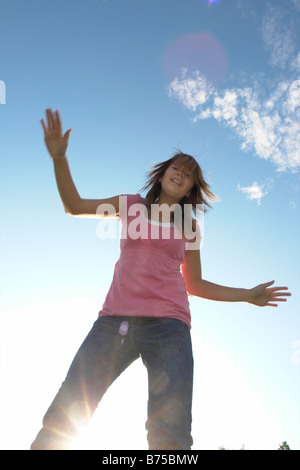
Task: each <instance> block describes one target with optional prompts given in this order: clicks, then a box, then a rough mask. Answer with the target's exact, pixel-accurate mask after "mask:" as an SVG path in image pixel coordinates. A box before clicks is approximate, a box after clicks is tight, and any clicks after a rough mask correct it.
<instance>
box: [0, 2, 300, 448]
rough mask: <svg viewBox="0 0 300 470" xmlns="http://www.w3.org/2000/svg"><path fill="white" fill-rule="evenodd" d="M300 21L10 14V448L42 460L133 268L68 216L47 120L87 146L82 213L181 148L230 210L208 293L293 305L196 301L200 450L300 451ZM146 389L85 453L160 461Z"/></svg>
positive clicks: (293, 12)
mask: <svg viewBox="0 0 300 470" xmlns="http://www.w3.org/2000/svg"><path fill="white" fill-rule="evenodd" d="M299 18H300V2H299V0H286V1H285V2H284V8H283V2H282V1H281V0H272V1H267V0H251V1H250V0H219V1H218V2H211V1H205V0H188V1H186V0H151V1H150V0H106V1H104V0H103V1H101V0H87V1H83V0H60V1H59V0H51V1H49V0H48V1H44V0H23V1H21V0H18V1H17V0H0V31H1V32H0V44H1V45H0V53H1V60H0V64H1V67H0V80H2V82H1V90H0V101H1V105H0V119H1V127H0V136H1V139H0V149H1V176H0V178H1V189H0V191H1V193H0V198H1V199H0V202H1V238H0V240H1V278H0V279H1V285H0V288H1V417H2V418H1V421H2V422H1V448H2V449H16V448H19V449H27V448H28V447H29V445H30V442H31V440H32V439H33V437H34V435H35V433H36V432H37V431H38V429H39V427H40V423H41V418H42V416H43V414H44V412H45V410H46V408H47V407H48V405H49V404H50V402H51V400H52V398H53V397H54V394H55V393H56V392H57V389H58V388H59V386H60V383H61V381H62V380H63V378H64V376H65V373H66V371H67V368H68V367H69V364H70V361H71V360H72V358H73V356H74V354H75V352H76V350H77V348H78V347H79V345H80V344H81V342H82V340H83V339H84V337H85V335H86V334H87V332H88V331H89V329H90V327H91V325H92V322H93V321H94V319H95V318H96V317H97V312H98V311H99V309H100V308H101V305H102V303H103V301H104V298H105V295H106V292H107V290H108V288H109V285H110V282H111V278H112V274H113V268H114V264H115V262H116V261H117V259H118V255H119V240H118V237H117V238H116V240H99V238H98V237H97V224H98V223H99V222H98V221H97V220H93V219H76V218H72V217H69V216H66V215H65V213H64V211H63V208H62V205H61V203H60V199H59V196H58V193H57V190H56V185H55V181H54V175H53V168H52V162H51V160H50V158H49V157H48V155H47V153H46V150H45V147H44V143H43V135H42V128H41V125H40V119H41V118H42V117H43V116H44V110H45V109H46V108H47V107H52V108H53V109H59V110H60V111H61V114H62V118H63V123H64V127H65V129H68V128H72V129H73V132H72V134H71V137H70V145H69V149H68V158H69V162H70V166H71V170H72V174H73V177H74V180H75V183H76V185H77V188H78V190H79V192H80V194H81V196H82V197H92V198H102V197H109V196H113V195H116V194H120V193H137V192H139V190H140V188H141V187H142V186H143V183H144V178H145V173H146V172H147V170H148V168H149V167H151V166H152V165H153V164H154V163H156V162H160V161H163V160H165V159H167V158H169V156H170V155H172V154H173V152H174V149H175V148H178V147H179V148H180V149H181V150H182V151H184V152H186V153H190V154H192V155H194V156H195V157H196V158H197V159H198V161H199V163H200V165H201V166H202V168H203V171H204V173H205V176H206V178H207V180H208V181H209V183H210V184H211V187H212V189H213V191H214V192H215V193H216V194H218V196H219V199H220V200H219V202H217V203H215V204H214V208H213V209H212V210H211V211H210V212H209V213H208V214H207V215H206V216H205V222H204V244H203V247H202V253H201V256H202V265H203V277H204V278H205V279H208V280H210V281H212V282H217V283H220V284H223V285H229V286H236V287H252V286H254V285H256V284H258V283H260V282H266V281H269V280H272V279H275V281H276V284H277V285H287V286H288V287H289V289H290V291H291V292H292V297H291V298H290V299H289V300H288V302H287V303H286V304H282V305H280V306H279V307H278V308H277V309H272V308H265V309H261V308H256V307H253V306H251V305H247V304H224V303H214V302H209V301H205V300H202V299H196V298H193V299H191V300H190V305H191V311H192V335H193V343H194V355H195V392H194V410H193V416H194V418H193V436H194V442H195V444H194V449H218V447H219V446H224V447H226V448H231V449H232V448H234V449H238V448H241V447H242V445H243V444H244V445H245V447H246V449H277V447H278V445H279V444H280V443H281V442H282V441H283V440H287V441H288V443H289V444H290V446H291V447H292V448H293V449H300V425H299V423H300V396H299V390H300V377H299V371H300V322H299V311H300V308H299V307H300V301H299V281H300V271H299V266H300V263H299V261H300V259H299V258H300V257H299V205H300V198H299V194H300V181H299V164H300V150H299V146H300V143H299V135H300V125H299V122H300V119H299V118H300V115H299V109H300V77H299V71H300V54H299V34H298V31H299ZM145 374H146V372H145V370H144V368H143V366H142V365H141V363H140V362H137V363H136V364H134V365H133V366H132V367H131V369H129V370H128V371H127V372H126V373H124V375H123V376H122V377H121V378H120V379H119V380H118V381H117V382H116V384H114V386H113V387H112V389H111V390H110V391H109V392H108V393H107V396H106V397H105V398H104V400H103V403H101V404H100V406H99V410H98V411H97V412H96V414H95V417H94V420H93V422H92V423H91V426H90V428H89V430H88V431H87V432H86V434H85V436H83V438H82V439H81V441H79V442H78V443H77V444H76V445H77V446H78V448H97V449H105V448H107V449H118V448H124V449H126V448H131V449H132V448H141V449H143V448H144V449H145V448H146V446H147V444H146V440H145V433H144V422H145V419H146V401H147V382H146V375H145ZM133 410H134V412H133ZM128 422H130V428H129V429H128V424H126V423H128Z"/></svg>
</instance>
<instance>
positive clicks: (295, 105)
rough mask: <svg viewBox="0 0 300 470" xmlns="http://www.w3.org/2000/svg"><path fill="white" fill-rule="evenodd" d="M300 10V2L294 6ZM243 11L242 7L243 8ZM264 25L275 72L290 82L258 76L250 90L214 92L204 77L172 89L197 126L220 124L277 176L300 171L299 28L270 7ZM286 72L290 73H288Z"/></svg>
mask: <svg viewBox="0 0 300 470" xmlns="http://www.w3.org/2000/svg"><path fill="white" fill-rule="evenodd" d="M293 3H294V5H295V6H296V8H297V6H299V4H300V0H294V1H293ZM238 5H239V4H238ZM267 8H268V9H267V13H266V15H265V17H264V19H263V21H262V25H263V26H262V29H261V31H262V36H263V42H264V45H265V46H266V48H267V50H268V52H269V53H270V60H271V64H272V65H273V66H277V67H280V68H285V74H286V78H284V76H283V72H282V71H280V74H281V76H280V78H279V79H277V80H275V79H273V83H272V84H271V83H267V82H266V80H265V79H264V77H263V79H264V81H262V76H260V77H259V76H257V78H256V80H253V81H252V82H251V86H247V87H233V88H227V89H225V90H223V91H219V90H217V89H215V88H214V87H213V86H212V85H211V84H210V83H209V82H208V80H207V79H206V77H205V76H204V75H202V74H201V73H200V72H199V71H198V72H193V73H189V71H188V70H187V69H186V68H185V69H182V75H181V76H180V77H176V78H175V79H174V80H173V81H172V82H171V83H170V85H169V88H168V93H169V96H170V97H173V98H175V99H177V100H178V101H179V102H180V103H181V104H183V106H185V107H186V108H188V109H189V110H191V111H193V113H194V116H193V118H192V122H197V121H199V120H202V119H215V120H217V121H218V122H219V123H221V124H223V125H225V126H227V127H228V128H230V129H231V130H232V132H233V133H234V134H235V135H236V136H237V137H238V139H239V140H240V141H241V148H242V150H244V151H248V152H254V153H255V154H256V155H257V156H258V157H260V158H262V159H264V160H269V161H270V162H272V163H273V164H274V165H275V167H276V169H277V171H285V170H290V171H292V172H296V171H297V170H298V169H299V167H300V79H299V76H297V75H296V74H297V72H300V53H298V54H297V53H296V51H295V49H296V47H295V42H294V41H293V37H294V33H295V30H294V26H293V23H292V20H289V21H290V23H288V21H286V16H285V10H282V9H279V8H278V7H274V6H273V5H271V6H270V4H268V6H267ZM286 71H287V72H286Z"/></svg>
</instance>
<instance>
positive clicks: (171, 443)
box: [31, 109, 290, 450]
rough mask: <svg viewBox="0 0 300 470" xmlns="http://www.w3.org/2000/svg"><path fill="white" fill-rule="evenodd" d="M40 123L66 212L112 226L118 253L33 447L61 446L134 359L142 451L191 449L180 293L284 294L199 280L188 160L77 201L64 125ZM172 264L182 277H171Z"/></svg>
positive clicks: (185, 318)
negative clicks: (140, 370) (139, 182)
mask: <svg viewBox="0 0 300 470" xmlns="http://www.w3.org/2000/svg"><path fill="white" fill-rule="evenodd" d="M46 113H47V124H46V123H45V121H44V120H43V119H42V121H41V122H42V126H43V129H44V133H45V143H46V146H47V149H48V151H49V154H50V156H51V158H52V160H53V163H54V169H55V177H56V182H57V186H58V190H59V193H60V196H61V199H62V203H63V205H64V208H65V211H66V213H67V214H70V215H73V216H87V215H88V216H95V215H97V216H98V217H105V216H106V215H107V214H108V213H109V215H111V214H112V213H113V214H114V215H115V216H119V217H120V220H121V221H122V235H121V252H120V259H119V261H118V263H117V264H116V267H115V271H114V276H113V280H112V284H111V287H110V289H109V292H108V294H107V297H106V299H105V302H104V305H103V307H102V309H101V311H100V312H99V316H98V319H97V320H96V321H95V323H94V325H93V327H92V329H91V331H90V333H89V334H88V336H87V338H86V339H85V341H84V342H83V344H82V345H81V347H80V349H79V351H78V352H77V354H76V356H75V358H74V360H73V362H72V364H71V367H70V369H69V371H68V374H67V376H66V379H65V381H64V382H63V384H62V386H61V388H60V390H59V391H58V393H57V395H56V397H55V398H54V401H53V402H52V404H51V406H50V408H49V409H48V411H47V413H46V415H45V417H44V420H43V427H42V429H41V431H40V432H39V433H38V435H37V437H36V439H35V441H34V442H33V443H32V446H31V449H33V450H50V449H52V450H58V449H69V448H70V446H71V443H72V439H73V438H74V437H75V436H77V434H78V430H79V426H81V425H83V424H85V423H87V422H88V421H89V418H90V417H91V415H92V414H93V412H94V411H95V409H96V408H97V406H98V403H99V402H100V400H101V398H102V396H103V395H104V393H105V391H106V390H107V389H108V387H109V386H110V385H111V384H112V382H113V381H114V380H115V379H116V378H117V377H118V376H119V375H120V374H121V373H122V372H123V371H124V370H125V368H126V367H128V366H129V364H130V363H132V362H133V361H134V360H136V359H137V358H138V357H140V356H141V358H142V360H143V363H144V364H145V366H146V368H147V372H148V392H149V398H148V419H147V422H146V429H147V438H148V443H149V449H150V450H155V449H169V450H176V449H184V450H188V449H190V448H191V446H192V442H193V441H192V437H191V421H192V417H191V406H192V388H193V354H192V346H191V338H190V322H191V319H190V311H189V303H188V294H190V295H193V296H198V297H203V298H206V299H211V300H219V301H230V302H237V301H240V302H241V301H244V302H249V303H252V304H255V305H260V306H264V305H268V306H277V302H279V301H284V300H286V298H285V297H286V296H288V295H290V294H289V293H288V292H286V289H287V288H286V287H270V286H271V285H272V284H273V282H274V281H272V282H267V283H265V284H260V285H258V286H256V287H254V288H252V289H237V288H230V287H224V286H220V285H216V284H213V283H211V282H209V281H206V280H204V279H202V275H201V263H200V250H199V240H200V236H201V233H200V231H199V226H198V225H197V224H196V222H195V220H193V221H191V216H192V212H193V213H195V212H196V209H197V208H199V206H198V205H202V207H203V206H204V208H206V207H207V206H209V201H211V200H213V199H214V197H215V196H214V194H213V193H212V192H211V191H210V189H209V186H208V184H207V183H206V182H205V180H204V178H203V175H202V171H201V169H200V167H199V165H198V163H197V162H196V161H195V159H194V158H193V157H191V156H189V155H185V154H182V153H178V154H176V155H175V156H174V157H172V158H171V159H169V160H167V161H165V162H163V163H161V164H158V165H156V166H155V167H154V169H153V171H152V172H150V173H149V178H148V181H147V183H146V185H145V187H144V189H146V190H148V192H147V195H146V198H145V199H143V198H142V197H141V196H140V195H139V194H138V195H122V196H115V197H112V198H109V199H82V198H81V197H80V195H79V194H78V192H77V189H76V187H75V185H74V183H73V180H72V177H71V174H70V170H69V166H68V162H67V158H66V156H65V154H66V150H67V146H68V140H69V136H70V133H71V130H70V129H69V130H68V131H67V132H66V133H65V134H63V132H62V124H61V119H60V116H59V113H58V112H57V111H56V112H52V111H51V110H50V109H48V110H47V111H46ZM181 268H182V273H181Z"/></svg>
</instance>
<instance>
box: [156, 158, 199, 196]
mask: <svg viewBox="0 0 300 470" xmlns="http://www.w3.org/2000/svg"><path fill="white" fill-rule="evenodd" d="M160 182H161V195H160V200H161V201H162V200H169V201H170V203H174V202H179V201H181V199H183V198H184V197H185V196H187V197H188V196H189V195H190V191H191V189H192V187H193V186H194V178H193V176H192V175H191V172H190V171H188V169H187V168H186V167H185V166H184V165H183V164H182V162H180V160H179V159H177V160H175V161H174V162H172V163H171V165H170V166H169V167H168V168H167V170H166V171H165V173H164V175H163V177H162V178H161V179H160Z"/></svg>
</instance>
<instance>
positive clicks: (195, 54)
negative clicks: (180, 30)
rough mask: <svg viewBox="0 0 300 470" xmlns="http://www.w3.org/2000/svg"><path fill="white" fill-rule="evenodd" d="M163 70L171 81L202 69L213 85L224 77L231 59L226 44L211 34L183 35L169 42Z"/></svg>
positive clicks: (217, 83) (202, 73)
mask: <svg viewBox="0 0 300 470" xmlns="http://www.w3.org/2000/svg"><path fill="white" fill-rule="evenodd" d="M162 61H163V64H162V65H163V71H164V74H165V76H166V78H167V80H168V81H172V80H174V78H175V77H180V76H181V75H182V70H183V69H184V70H187V72H188V73H193V72H196V71H197V72H199V73H201V75H203V76H205V78H206V79H207V80H208V81H209V82H210V83H211V84H212V85H214V86H218V85H219V84H220V83H221V82H222V80H223V78H224V77H225V74H226V71H227V66H228V59H227V54H226V51H225V49H224V47H223V46H222V45H221V44H220V42H219V41H218V40H217V39H216V38H215V37H214V36H213V35H212V34H210V33H207V32H201V33H193V34H188V35H185V36H180V37H178V38H177V39H174V40H173V41H171V42H170V43H169V44H167V46H166V48H165V50H164V52H163V57H162Z"/></svg>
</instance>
